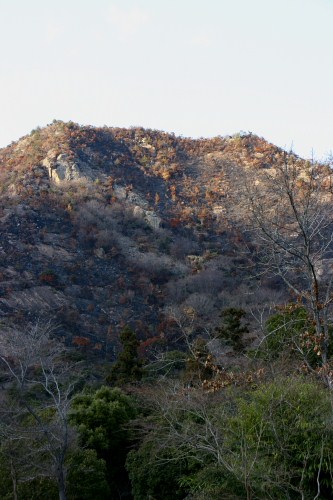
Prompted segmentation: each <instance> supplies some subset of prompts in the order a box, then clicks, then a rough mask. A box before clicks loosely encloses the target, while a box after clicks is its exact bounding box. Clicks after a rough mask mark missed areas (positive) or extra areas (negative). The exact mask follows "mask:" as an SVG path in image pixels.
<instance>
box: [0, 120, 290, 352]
mask: <svg viewBox="0 0 333 500" xmlns="http://www.w3.org/2000/svg"><path fill="white" fill-rule="evenodd" d="M284 155H285V153H284V152H283V151H282V150H280V149H279V148H277V147H275V146H273V145H271V144H269V143H267V142H266V141H265V140H264V139H261V138H259V137H257V136H254V135H252V134H247V135H244V136H241V135H239V136H233V137H225V138H223V137H217V138H213V139H199V140H193V139H187V138H178V137H176V136H174V135H172V134H166V133H164V132H159V131H155V130H145V129H142V128H132V129H118V128H93V127H80V126H79V125H77V124H74V123H72V122H70V123H63V122H59V121H55V122H54V123H53V124H51V125H49V126H48V127H46V128H44V129H38V130H35V131H32V133H31V134H30V135H28V136H26V137H23V138H22V139H20V140H19V141H18V142H15V143H13V144H12V145H10V146H8V147H7V148H4V149H2V150H1V151H0V182H1V199H0V227H1V246H0V256H1V260H0V318H1V320H2V321H3V322H4V323H9V322H14V323H15V324H17V323H18V324H21V325H24V324H25V322H26V321H34V320H36V318H40V317H42V318H43V317H45V318H51V319H52V320H53V321H54V323H55V324H57V325H58V327H57V332H58V335H59V336H62V337H65V338H66V340H67V342H68V343H69V344H71V345H74V346H79V347H80V348H84V349H88V350H89V351H91V352H96V354H98V355H103V356H107V357H113V356H114V355H115V352H116V351H115V349H116V347H117V342H118V334H119V330H120V329H121V328H122V327H123V326H124V325H125V324H130V325H132V326H133V327H134V328H135V330H136V331H137V333H138V336H139V338H140V339H141V341H142V351H144V350H145V348H146V347H147V346H151V345H152V344H154V343H156V344H161V343H165V344H167V343H169V342H170V343H172V342H174V341H177V339H179V326H180V325H182V327H184V328H185V329H186V325H187V324H190V323H191V322H192V323H193V318H194V317H195V319H196V328H197V329H198V330H200V329H202V328H213V327H214V326H216V324H217V323H218V321H219V313H220V311H221V309H222V308H223V307H226V306H229V305H241V306H242V305H246V304H252V303H256V302H257V301H259V302H260V301H265V300H268V296H270V297H272V296H275V295H276V296H279V295H280V294H281V293H282V292H281V290H280V289H278V288H277V287H276V284H275V283H273V282H272V281H267V283H266V288H265V287H264V288H262V289H261V292H260V293H259V294H258V293H257V292H256V295H255V297H254V292H255V290H256V282H255V281H253V280H251V279H250V273H249V272H248V270H247V261H246V258H245V256H244V255H245V251H244V250H245V243H246V241H245V240H246V237H245V236H244V234H243V233H242V224H241V223H240V220H241V218H242V212H241V210H242V209H241V206H240V204H239V187H240V186H241V185H242V183H243V174H244V171H246V170H249V169H252V170H253V171H254V172H260V171H262V170H263V169H267V168H272V167H274V165H275V164H279V162H281V161H283V158H284ZM258 175H260V174H258ZM247 243H249V242H247ZM243 251H244V255H243Z"/></svg>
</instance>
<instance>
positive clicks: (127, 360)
mask: <svg viewBox="0 0 333 500" xmlns="http://www.w3.org/2000/svg"><path fill="white" fill-rule="evenodd" d="M120 341H121V343H122V345H123V350H122V352H121V353H120V354H119V356H118V359H117V361H116V362H115V364H114V365H113V366H112V368H111V372H110V375H109V376H108V377H107V381H108V382H109V383H110V384H117V385H122V384H126V383H130V382H135V381H137V380H140V379H141V377H142V373H143V370H142V361H141V360H140V359H139V357H138V347H139V341H138V339H137V338H136V335H135V333H134V332H133V330H132V329H131V328H130V327H129V326H126V327H125V328H124V329H123V330H122V332H121V333H120Z"/></svg>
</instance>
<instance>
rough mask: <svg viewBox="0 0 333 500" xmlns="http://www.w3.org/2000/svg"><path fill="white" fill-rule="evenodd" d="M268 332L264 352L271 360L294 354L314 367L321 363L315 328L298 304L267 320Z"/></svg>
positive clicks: (304, 310) (289, 306)
mask: <svg viewBox="0 0 333 500" xmlns="http://www.w3.org/2000/svg"><path fill="white" fill-rule="evenodd" d="M266 332H267V333H266V338H265V341H264V342H263V343H262V352H263V353H264V355H265V356H266V357H268V358H269V359H277V358H278V357H279V356H281V355H284V356H285V355H286V354H287V355H291V353H292V354H293V356H295V355H296V356H297V357H300V356H301V357H303V358H304V359H306V361H307V362H308V363H309V364H311V365H312V366H314V367H315V366H316V365H317V363H318V362H319V361H320V360H319V358H318V356H317V352H320V351H319V345H318V342H317V340H318V339H317V337H316V335H315V327H314V325H313V322H312V321H311V319H310V318H309V315H308V312H307V311H306V309H305V308H304V307H302V306H300V305H297V304H289V305H287V306H285V307H284V308H283V309H281V311H280V312H278V313H277V314H274V315H273V316H271V317H270V318H269V319H268V320H267V322H266Z"/></svg>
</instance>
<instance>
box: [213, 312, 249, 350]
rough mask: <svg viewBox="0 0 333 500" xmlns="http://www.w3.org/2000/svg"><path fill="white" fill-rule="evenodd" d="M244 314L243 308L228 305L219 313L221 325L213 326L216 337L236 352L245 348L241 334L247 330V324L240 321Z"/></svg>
mask: <svg viewBox="0 0 333 500" xmlns="http://www.w3.org/2000/svg"><path fill="white" fill-rule="evenodd" d="M245 314H246V313H245V311H244V310H243V309H238V308H236V307H228V308H227V309H225V310H224V311H222V313H221V314H220V318H222V320H223V323H222V325H221V326H218V327H217V328H215V332H216V334H217V337H218V338H220V339H222V340H224V341H226V343H227V344H228V345H230V346H231V347H232V348H233V349H234V351H236V352H241V351H243V350H244V349H245V344H244V339H243V336H244V334H245V333H248V332H249V329H248V325H247V324H246V323H245V324H244V323H242V319H243V317H244V316H245Z"/></svg>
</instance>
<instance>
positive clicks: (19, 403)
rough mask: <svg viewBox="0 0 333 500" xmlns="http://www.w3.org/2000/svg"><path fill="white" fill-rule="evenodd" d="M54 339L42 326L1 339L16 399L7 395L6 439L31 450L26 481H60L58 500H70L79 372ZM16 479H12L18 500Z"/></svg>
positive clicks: (11, 332)
mask: <svg viewBox="0 0 333 500" xmlns="http://www.w3.org/2000/svg"><path fill="white" fill-rule="evenodd" d="M52 333H53V332H52V327H51V325H50V324H49V323H47V324H41V323H37V324H35V325H33V326H31V327H30V328H28V329H27V331H25V332H21V331H18V330H16V329H8V330H6V331H2V332H1V334H0V362H1V370H2V373H3V377H4V379H5V381H6V386H7V388H8V389H9V388H10V393H11V394H10V395H9V394H8V393H9V391H8V390H7V391H5V393H3V395H2V398H3V399H4V400H6V399H7V400H8V399H10V404H8V405H3V411H6V414H5V415H3V418H2V423H3V425H2V436H3V439H4V438H6V437H7V438H9V440H10V439H11V440H12V442H14V441H13V440H14V439H15V441H16V442H19V441H20V442H21V443H24V449H25V450H27V449H28V450H29V452H28V459H29V461H28V464H29V465H28V467H27V464H26V465H25V467H24V470H23V469H22V468H21V472H22V470H23V472H22V473H21V480H22V481H24V480H31V479H33V478H34V477H35V478H37V477H50V478H52V479H55V480H56V481H57V484H58V490H59V498H60V500H65V499H66V487H65V479H66V466H65V459H66V454H67V451H68V447H69V444H70V431H69V425H68V413H69V407H70V401H71V395H72V392H73V373H74V372H73V366H71V365H70V364H69V363H68V362H67V361H66V359H65V348H64V346H63V345H62V344H61V343H60V342H59V341H56V340H55V339H53V338H52ZM12 448H13V446H12V447H11V449H12ZM20 460H21V461H22V457H21V458H20ZM16 479H17V478H16V477H14V476H13V491H14V496H15V494H16V493H15V491H16V486H17V485H16V484H15V481H16Z"/></svg>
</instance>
